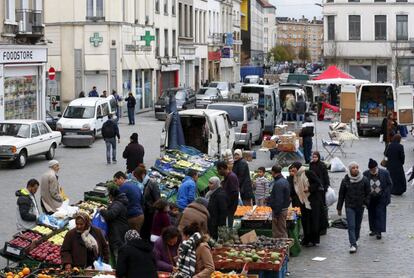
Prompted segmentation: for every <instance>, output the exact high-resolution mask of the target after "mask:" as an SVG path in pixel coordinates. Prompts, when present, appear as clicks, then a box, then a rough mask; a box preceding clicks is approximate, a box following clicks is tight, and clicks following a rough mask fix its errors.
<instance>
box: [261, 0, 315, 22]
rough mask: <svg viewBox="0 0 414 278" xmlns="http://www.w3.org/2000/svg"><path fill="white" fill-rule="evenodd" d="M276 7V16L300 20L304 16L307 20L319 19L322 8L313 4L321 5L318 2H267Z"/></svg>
mask: <svg viewBox="0 0 414 278" xmlns="http://www.w3.org/2000/svg"><path fill="white" fill-rule="evenodd" d="M269 2H270V3H272V4H273V5H275V6H276V9H277V10H276V16H287V17H295V18H300V17H302V15H304V16H305V17H307V18H310V19H311V18H313V17H314V16H316V17H317V18H320V17H321V12H322V8H321V7H319V6H316V5H315V4H314V3H321V2H322V1H320V0H269Z"/></svg>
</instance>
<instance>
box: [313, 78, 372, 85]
mask: <svg viewBox="0 0 414 278" xmlns="http://www.w3.org/2000/svg"><path fill="white" fill-rule="evenodd" d="M307 83H308V84H311V85H329V84H336V85H361V84H366V83H369V81H368V80H363V79H346V78H331V79H323V80H309V81H308V82H307Z"/></svg>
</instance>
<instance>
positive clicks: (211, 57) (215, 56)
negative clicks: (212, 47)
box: [208, 50, 221, 61]
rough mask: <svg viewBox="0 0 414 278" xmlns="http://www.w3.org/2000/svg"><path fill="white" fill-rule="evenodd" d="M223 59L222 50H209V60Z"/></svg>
mask: <svg viewBox="0 0 414 278" xmlns="http://www.w3.org/2000/svg"><path fill="white" fill-rule="evenodd" d="M220 59H221V52H220V50H218V51H209V52H208V60H209V61H220Z"/></svg>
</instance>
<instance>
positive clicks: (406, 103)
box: [396, 86, 413, 125]
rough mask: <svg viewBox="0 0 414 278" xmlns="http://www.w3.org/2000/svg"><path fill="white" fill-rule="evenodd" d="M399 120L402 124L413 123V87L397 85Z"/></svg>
mask: <svg viewBox="0 0 414 278" xmlns="http://www.w3.org/2000/svg"><path fill="white" fill-rule="evenodd" d="M396 93H397V122H398V124H400V125H412V124H413V88H412V87H411V86H401V87H397V89H396Z"/></svg>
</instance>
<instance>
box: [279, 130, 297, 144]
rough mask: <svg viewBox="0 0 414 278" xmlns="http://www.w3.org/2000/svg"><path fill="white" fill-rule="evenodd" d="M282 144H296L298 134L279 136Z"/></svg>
mask: <svg viewBox="0 0 414 278" xmlns="http://www.w3.org/2000/svg"><path fill="white" fill-rule="evenodd" d="M279 139H280V142H281V143H282V144H293V145H294V144H295V143H296V134H295V133H285V134H283V135H280V136H279Z"/></svg>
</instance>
